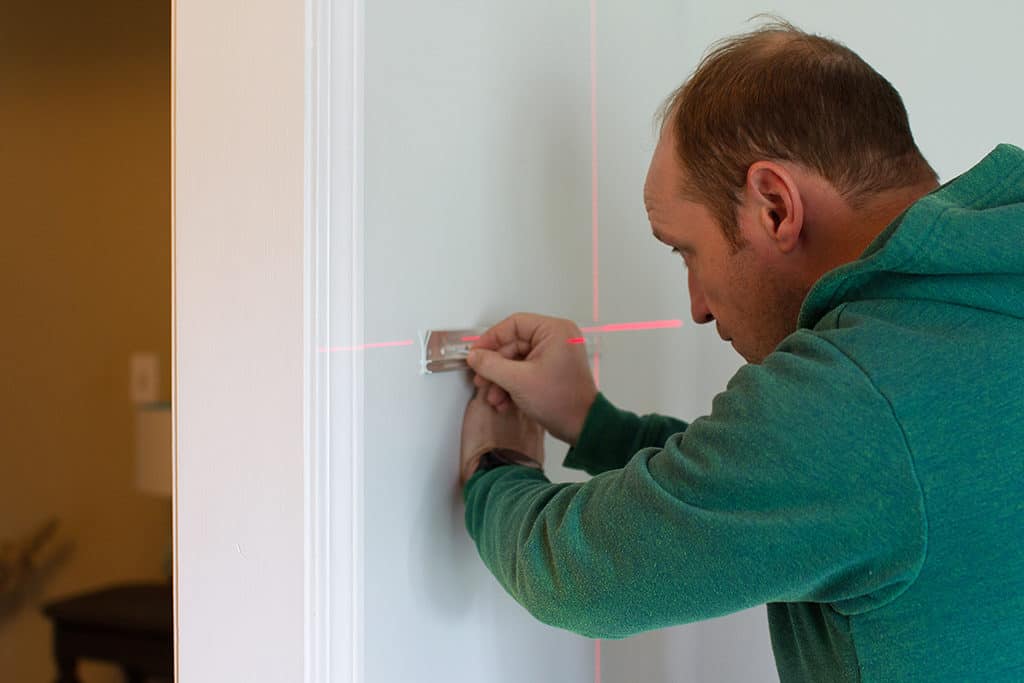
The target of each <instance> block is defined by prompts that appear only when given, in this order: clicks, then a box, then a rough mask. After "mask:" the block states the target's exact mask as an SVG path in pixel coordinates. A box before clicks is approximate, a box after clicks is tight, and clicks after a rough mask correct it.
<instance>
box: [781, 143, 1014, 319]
mask: <svg viewBox="0 0 1024 683" xmlns="http://www.w3.org/2000/svg"><path fill="white" fill-rule="evenodd" d="M870 299H921V300H929V301H941V302H946V303H949V304H951V305H957V306H969V307H972V308H977V309H981V310H985V311H989V312H992V313H996V314H1001V315H1006V316H1012V317H1015V318H1024V151H1022V150H1021V149H1019V148H1018V147H1015V146H1013V145H1005V144H1004V145H999V146H998V147H996V148H995V149H994V150H992V152H990V153H989V154H988V156H986V157H985V158H984V159H982V160H981V161H980V162H979V163H978V164H977V165H976V166H975V167H974V168H972V169H971V170H969V171H967V172H966V173H964V174H963V175H961V176H959V177H957V178H955V179H954V180H951V181H950V182H948V183H946V184H945V185H943V186H942V187H940V188H938V189H937V190H935V191H933V192H931V193H930V194H928V195H926V196H924V197H922V198H921V199H920V200H918V201H917V202H915V203H914V204H912V205H911V206H910V207H909V208H908V209H907V210H906V211H904V212H903V213H902V214H901V215H900V216H899V217H897V218H896V220H894V221H893V222H892V223H890V224H889V226H888V227H886V229H885V230H884V231H882V233H881V234H880V235H879V236H878V237H877V238H875V240H874V241H873V242H872V243H871V244H870V245H869V246H868V248H867V249H866V250H865V251H864V253H863V254H861V256H860V258H859V259H857V260H856V261H853V262H851V263H847V264H845V265H843V266H840V267H839V268H836V269H834V270H831V271H829V272H828V273H826V274H825V275H823V276H822V278H821V279H820V280H818V282H817V283H815V285H814V287H812V288H811V291H810V292H809V293H808V294H807V298H806V299H805V300H804V303H803V307H802V308H801V310H800V319H799V327H801V328H813V327H814V326H815V325H817V324H818V322H819V321H820V320H821V319H822V318H823V317H824V316H825V315H826V314H827V313H828V312H829V311H831V310H832V309H834V308H836V307H837V306H839V305H840V304H842V303H845V302H849V301H863V300H870Z"/></svg>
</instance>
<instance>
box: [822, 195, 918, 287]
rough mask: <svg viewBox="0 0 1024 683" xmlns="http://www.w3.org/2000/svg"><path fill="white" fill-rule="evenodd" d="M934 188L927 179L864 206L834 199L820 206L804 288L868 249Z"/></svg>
mask: <svg viewBox="0 0 1024 683" xmlns="http://www.w3.org/2000/svg"><path fill="white" fill-rule="evenodd" d="M937 187H938V183H936V182H935V181H934V180H931V179H929V180H927V181H926V182H922V183H919V184H917V185H912V186H908V187H901V188H898V189H895V190H889V191H886V192H883V193H880V194H878V195H876V196H875V197H873V198H872V199H871V201H870V202H869V203H867V204H866V205H864V206H860V207H857V208H854V207H852V206H850V205H849V204H847V203H846V202H845V201H844V200H843V199H842V198H840V197H838V196H835V195H833V197H831V198H828V199H826V200H824V201H822V202H820V203H819V206H818V207H817V208H818V211H816V212H815V214H816V215H814V216H813V218H814V219H815V222H817V223H818V229H817V230H813V229H812V234H815V235H816V240H815V241H816V244H815V245H814V247H815V248H814V249H813V251H812V253H813V254H814V264H813V267H812V268H811V269H810V270H811V275H812V278H813V279H812V280H811V281H810V282H809V283H808V286H809V285H811V284H813V283H814V282H816V281H817V280H818V279H819V278H820V277H821V276H822V275H824V274H825V273H826V272H828V271H830V270H832V269H833V268H837V267H839V266H841V265H843V264H845V263H850V262H851V261H856V260H857V259H858V258H860V255H861V254H863V253H864V250H865V249H867V247H868V245H869V244H871V242H872V241H874V239H875V238H876V237H878V235H879V234H881V233H882V231H883V230H885V229H886V227H888V226H889V224H890V223H892V222H893V221H894V220H895V219H896V217H897V216H899V215H900V214H901V213H903V212H904V211H906V210H907V208H908V207H910V206H911V205H912V204H913V203H914V202H916V201H917V200H919V199H921V197H923V196H925V195H926V194H928V193H929V192H931V191H933V190H934V189H935V188H937Z"/></svg>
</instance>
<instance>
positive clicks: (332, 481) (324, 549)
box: [305, 0, 364, 683]
mask: <svg viewBox="0 0 1024 683" xmlns="http://www.w3.org/2000/svg"><path fill="white" fill-rule="evenodd" d="M306 67H307V68H306V77H307V81H306V85H307V87H306V93H307V106H306V152H307V154H306V207H307V254H306V258H307V274H308V276H307V283H306V284H307V292H308V295H309V296H308V298H307V306H308V307H307V317H306V320H307V325H308V329H307V332H308V337H307V344H306V348H307V351H308V354H309V355H308V358H307V360H308V362H307V372H308V380H309V381H308V382H307V392H306V400H307V402H308V403H307V420H308V422H307V428H308V429H307V434H308V438H309V443H308V451H307V455H308V458H307V482H306V485H307V496H308V497H307V503H308V504H307V520H306V546H305V548H306V559H307V563H306V564H307V589H306V594H305V599H306V681H307V683H328V682H330V683H339V682H351V683H358V682H360V681H362V680H363V656H362V651H363V637H362V634H363V602H362V595H363V579H362V564H363V531H362V529H363V499H362V491H363V482H362V472H363V466H362V457H363V432H362V430H363V386H364V384H363V354H361V353H346V354H331V353H329V347H330V346H332V345H339V344H340V345H344V346H353V347H354V346H358V345H360V344H362V343H363V337H364V331H363V5H362V1H361V0H341V1H338V2H331V0H309V2H308V4H307V65H306ZM332 356H333V357H332Z"/></svg>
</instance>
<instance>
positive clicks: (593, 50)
mask: <svg viewBox="0 0 1024 683" xmlns="http://www.w3.org/2000/svg"><path fill="white" fill-rule="evenodd" d="M595 6H596V0H590V237H591V240H590V244H591V260H592V271H593V273H592V275H593V281H594V306H593V314H594V321H595V322H596V321H598V320H600V319H601V317H600V307H599V303H600V299H599V293H600V290H599V288H598V279H599V278H598V271H599V268H600V263H599V260H598V254H599V251H598V241H597V226H598V220H597V219H598V213H597V177H598V173H597V168H598V167H597V10H596V7H595Z"/></svg>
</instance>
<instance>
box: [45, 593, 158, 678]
mask: <svg viewBox="0 0 1024 683" xmlns="http://www.w3.org/2000/svg"><path fill="white" fill-rule="evenodd" d="M43 613H44V614H46V616H47V617H49V618H50V619H51V620H52V621H53V647H54V656H55V657H56V658H57V670H58V672H59V673H58V678H57V683H79V679H78V676H77V674H76V668H77V664H78V660H79V659H100V660H104V661H108V662H114V663H116V664H118V665H119V666H120V667H121V669H122V670H123V671H124V674H125V677H126V678H127V680H128V683H143V682H144V681H146V680H147V679H149V678H154V677H159V678H163V679H167V680H170V679H173V676H174V636H173V607H172V597H171V585H170V584H169V583H165V584H128V585H123V586H112V587H110V588H105V589H103V590H98V591H94V592H91V593H85V594H82V595H76V596H74V597H71V598H66V599H64V600H57V601H54V602H51V603H48V604H47V605H46V606H45V607H44V608H43Z"/></svg>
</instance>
